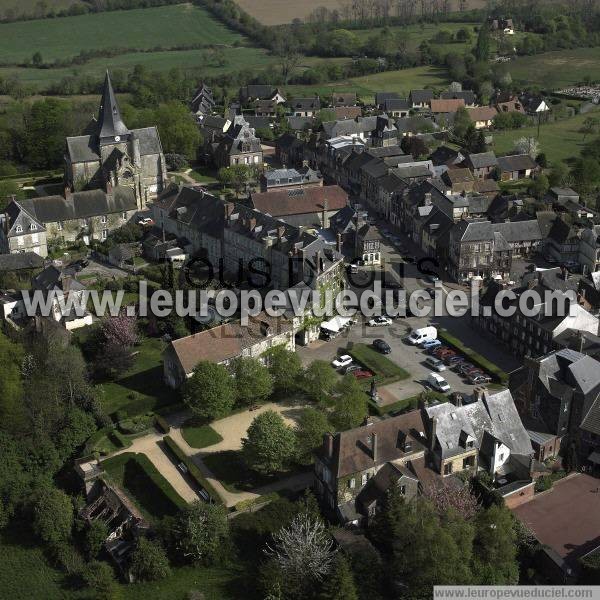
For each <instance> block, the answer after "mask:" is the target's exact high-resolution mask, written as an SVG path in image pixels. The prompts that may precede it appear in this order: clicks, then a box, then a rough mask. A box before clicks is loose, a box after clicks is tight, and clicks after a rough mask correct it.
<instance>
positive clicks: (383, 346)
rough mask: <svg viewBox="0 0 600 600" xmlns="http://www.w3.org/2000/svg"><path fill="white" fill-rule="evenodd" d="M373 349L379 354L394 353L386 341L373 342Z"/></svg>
mask: <svg viewBox="0 0 600 600" xmlns="http://www.w3.org/2000/svg"><path fill="white" fill-rule="evenodd" d="M373 348H375V350H377V351H378V352H381V354H389V353H390V352H391V351H392V349H391V348H390V345H389V344H388V343H387V342H386V341H384V340H379V339H378V340H373Z"/></svg>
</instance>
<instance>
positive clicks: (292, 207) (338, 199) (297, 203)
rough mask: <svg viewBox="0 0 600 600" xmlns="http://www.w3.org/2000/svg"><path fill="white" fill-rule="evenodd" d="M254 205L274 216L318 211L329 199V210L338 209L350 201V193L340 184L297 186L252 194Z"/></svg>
mask: <svg viewBox="0 0 600 600" xmlns="http://www.w3.org/2000/svg"><path fill="white" fill-rule="evenodd" d="M250 201H251V203H252V205H253V207H254V208H255V209H256V210H259V211H260V212H262V213H265V214H269V215H271V216H272V217H285V216H287V215H300V214H306V213H318V212H321V211H322V210H323V207H324V202H325V201H327V210H328V211H334V210H335V211H338V210H340V209H342V208H344V206H346V204H347V203H348V194H346V192H345V191H344V190H343V189H342V188H341V187H339V186H338V185H328V186H323V187H306V188H303V187H295V188H290V189H282V190H276V191H271V192H264V193H258V194H252V196H251V199H250Z"/></svg>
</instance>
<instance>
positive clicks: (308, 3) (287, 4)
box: [236, 0, 486, 25]
mask: <svg viewBox="0 0 600 600" xmlns="http://www.w3.org/2000/svg"><path fill="white" fill-rule="evenodd" d="M236 2H237V4H238V5H239V6H240V7H241V8H243V9H244V10H245V11H246V12H247V13H248V14H250V15H252V16H253V17H254V18H255V19H257V20H258V21H260V22H261V23H263V24H265V25H282V24H284V23H291V22H292V21H293V20H294V19H302V20H304V19H306V18H307V17H308V16H309V15H310V14H311V13H312V12H313V11H314V10H315V9H316V8H320V7H322V6H324V7H326V8H328V9H329V10H340V8H341V7H342V6H343V5H346V4H351V2H350V1H349V0H342V1H340V0H304V1H303V2H297V1H296V0H236ZM449 5H450V10H451V11H458V10H459V0H450V2H449ZM485 6H486V2H485V0H467V1H466V2H465V9H467V10H468V9H476V8H483V7H485ZM417 10H418V9H417ZM391 14H392V15H394V12H393V9H392V13H391Z"/></svg>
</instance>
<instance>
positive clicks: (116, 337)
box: [100, 312, 139, 348]
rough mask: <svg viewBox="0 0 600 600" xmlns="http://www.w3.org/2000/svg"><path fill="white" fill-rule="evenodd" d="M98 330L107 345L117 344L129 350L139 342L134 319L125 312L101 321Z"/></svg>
mask: <svg viewBox="0 0 600 600" xmlns="http://www.w3.org/2000/svg"><path fill="white" fill-rule="evenodd" d="M100 330H101V333H102V337H103V338H104V342H105V343H107V344H118V345H120V346H125V347H127V348H131V347H132V346H135V345H136V344H137V343H138V341H139V335H138V332H137V322H136V318H135V317H130V316H128V315H127V314H126V313H125V312H122V313H121V314H120V315H118V316H116V317H106V318H104V319H102V321H101V323H100Z"/></svg>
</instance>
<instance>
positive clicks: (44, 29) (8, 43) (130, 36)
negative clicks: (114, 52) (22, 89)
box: [0, 4, 245, 63]
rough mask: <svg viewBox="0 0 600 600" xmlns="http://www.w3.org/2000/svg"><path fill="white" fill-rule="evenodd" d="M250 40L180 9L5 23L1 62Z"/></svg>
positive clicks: (193, 9) (204, 15) (202, 14)
mask: <svg viewBox="0 0 600 600" xmlns="http://www.w3.org/2000/svg"><path fill="white" fill-rule="evenodd" d="M244 39H245V38H244V37H243V36H242V35H240V34H239V33H236V32H234V31H232V30H230V29H228V28H227V27H226V26H225V25H223V24H222V23H220V22H219V21H217V20H216V19H215V18H214V17H213V16H212V15H210V13H208V12H207V11H205V10H204V9H202V8H200V7H197V6H192V4H178V5H173V6H161V7H156V8H143V9H137V10H125V11H110V12H101V13H95V14H87V15H81V16H77V17H64V18H60V19H51V20H48V19H42V20H37V21H22V22H17V23H5V24H2V25H0V57H1V58H0V61H2V62H4V63H15V62H22V61H25V60H29V59H31V56H32V55H33V54H34V53H35V52H41V54H42V57H43V59H44V60H45V61H46V62H51V61H53V60H54V59H57V58H58V59H61V58H62V59H64V58H69V57H72V56H75V55H77V54H78V53H79V52H80V51H81V50H88V51H89V50H99V49H106V48H134V49H136V50H148V49H152V48H156V47H157V46H163V47H173V46H177V45H186V44H188V45H189V44H202V45H204V46H208V45H211V44H226V45H231V44H233V43H235V42H237V43H241V42H243V41H244Z"/></svg>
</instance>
